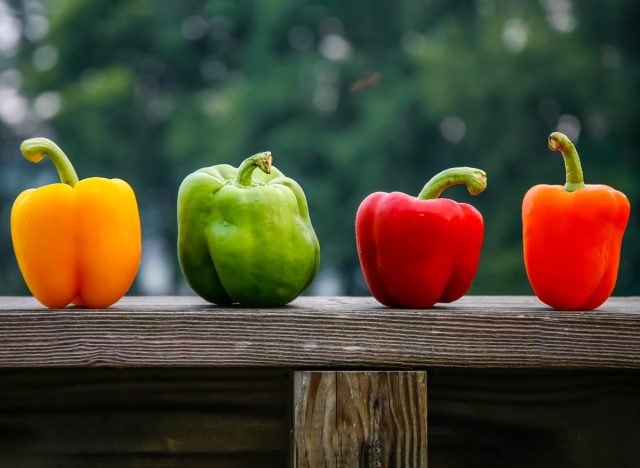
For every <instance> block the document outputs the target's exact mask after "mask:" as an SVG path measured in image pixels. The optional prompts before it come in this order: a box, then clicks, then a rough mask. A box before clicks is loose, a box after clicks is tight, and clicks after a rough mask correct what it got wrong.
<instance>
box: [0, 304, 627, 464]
mask: <svg viewBox="0 0 640 468" xmlns="http://www.w3.org/2000/svg"><path fill="white" fill-rule="evenodd" d="M0 368H1V370H0V436H4V438H3V437H0V466H13V465H15V466H17V465H19V466H50V464H51V463H52V464H53V465H56V463H58V464H60V463H63V464H65V466H75V465H74V464H73V461H74V460H75V461H77V462H78V463H79V464H78V465H77V466H84V465H83V463H85V464H86V463H88V464H89V465H91V460H93V461H95V462H96V463H98V461H102V462H104V463H105V464H109V463H111V462H112V461H113V463H115V464H113V465H109V466H141V465H144V466H257V467H260V466H283V465H286V464H293V465H295V466H362V465H361V464H362V463H364V464H365V465H364V466H426V465H427V446H428V443H429V444H430V453H429V459H430V460H431V464H432V466H439V464H443V465H447V466H471V465H465V464H464V463H462V462H461V461H462V460H469V461H471V460H476V462H478V463H480V464H475V465H473V466H483V465H482V460H483V459H482V457H480V458H478V456H479V455H478V453H481V454H482V453H483V454H484V456H485V457H486V456H488V455H487V454H488V453H494V454H495V453H498V454H499V453H504V454H505V458H504V459H500V457H499V456H498V457H497V458H494V459H493V462H488V463H487V464H486V466H600V465H598V463H606V464H607V465H608V466H632V464H633V462H634V460H635V461H639V460H640V449H638V448H637V447H638V446H640V444H638V443H635V442H640V436H639V435H638V431H637V430H636V429H633V430H632V432H623V431H625V430H626V429H627V428H631V427H633V428H635V425H636V424H637V418H638V416H640V392H639V391H638V389H639V388H640V374H639V372H638V369H640V299H638V298H612V299H610V300H609V301H608V302H607V303H606V304H605V305H604V306H603V307H602V308H601V309H600V310H597V311H593V312H557V311H553V310H550V309H549V308H547V307H546V306H544V305H543V304H541V303H540V302H539V301H537V299H535V298H533V297H467V298H464V299H462V300H460V301H458V302H456V303H455V304H451V305H447V306H438V307H437V308H435V309H432V310H392V309H387V308H384V307H381V306H380V305H379V304H378V303H377V302H375V301H374V300H373V299H371V298H344V297H339V298H316V297H304V298H300V299H298V300H297V301H295V302H294V303H293V304H292V305H290V306H288V307H283V308H276V309H245V308H241V307H232V308H219V307H214V306H212V305H210V304H206V303H205V302H203V301H201V300H200V299H198V298H194V297H144V298H143V297H139V298H136V297H132V298H125V299H124V300H122V301H121V302H119V303H118V304H117V305H116V306H114V307H112V308H110V309H107V310H93V311H90V310H83V309H65V310H46V309H43V308H42V307H40V306H39V305H38V304H37V303H36V302H35V301H34V300H33V299H30V298H8V297H5V298H0ZM456 369H457V370H456ZM443 376H444V377H443ZM461 376H462V377H461ZM465 376H466V377H465ZM465 378H466V379H467V384H466V386H465V385H464V384H462V383H461V382H463V381H464V379H465ZM514 378H515V380H514ZM447 379H450V380H449V382H450V383H451V379H453V380H452V381H454V382H457V383H456V384H455V385H454V387H456V386H458V388H457V389H456V388H453V389H451V388H450V389H449V391H450V394H449V403H448V404H449V406H448V407H447V406H446V405H444V406H442V405H443V401H446V398H445V397H443V395H445V394H446V391H445V389H446V385H447V383H446V382H447ZM460 379H462V381H461V380H460ZM487 382H491V384H490V385H489V387H490V388H493V387H492V385H495V388H494V390H496V391H497V392H498V394H500V395H502V399H503V401H504V407H501V406H500V404H499V402H500V400H499V399H496V396H495V395H493V394H492V395H491V396H487V395H488V394H489V393H490V392H489V393H488V390H487V388H485V387H486V386H487ZM585 382H586V383H585ZM525 383H527V385H525ZM442 385H445V389H443V387H442ZM520 385H521V386H520ZM460 386H461V387H460ZM479 387H480V388H482V389H483V390H479V389H478V388H479ZM583 387H584V388H583ZM474 388H475V393H474V391H473V390H474ZM456 392H457V393H456ZM585 392H586V393H585ZM523 394H524V395H526V397H522V395H523ZM434 395H435V396H434ZM456 395H457V396H456ZM576 395H577V396H576ZM602 395H605V396H607V398H605V399H604V400H602V398H601V397H602ZM462 396H464V398H467V400H465V401H460V399H461V398H462ZM518 396H519V398H520V399H518ZM487 398H488V400H489V401H491V402H492V403H491V404H492V405H494V406H495V407H494V410H495V411H497V412H498V413H499V414H501V415H502V416H500V417H498V418H496V417H494V416H495V415H491V414H488V413H486V411H488V410H487ZM523 398H524V399H523ZM576 398H577V400H576ZM474 399H475V404H474ZM562 401H564V405H563V406H560V407H559V406H558V405H559V402H562ZM594 401H595V402H599V403H598V404H601V405H605V406H604V407H603V408H600V409H597V410H595V411H594V409H593V408H592V407H591V406H590V405H592V404H594ZM545 402H546V403H545ZM622 403H624V405H623V406H620V405H621V404H622ZM452 405H453V406H452ZM456 405H457V406H456ZM536 405H538V406H536ZM607 405H608V406H607ZM427 406H429V417H428V414H427ZM490 406H491V405H490ZM582 407H584V411H585V412H587V413H589V414H591V415H592V416H593V415H595V416H594V417H593V418H592V419H590V418H586V419H585V420H584V421H582V422H581V424H582V426H580V425H579V424H577V423H575V421H573V420H572V419H571V418H572V416H571V415H566V418H565V421H564V422H562V421H556V423H554V424H555V425H554V424H550V423H549V421H553V420H554V419H553V418H554V417H555V416H553V417H551V416H550V418H549V419H548V420H545V419H544V418H542V419H540V418H539V416H540V415H541V414H547V412H548V411H552V410H553V411H555V412H556V413H557V414H563V411H565V410H566V409H567V408H569V409H571V410H572V411H573V410H575V411H576V414H580V411H579V409H580V408H582ZM536 408H537V409H536ZM507 410H510V411H507ZM532 410H534V411H533V413H532V412H531V411H532ZM599 411H600V412H602V415H601V416H602V417H601V418H600V417H599V416H597V415H598V414H599V413H598V412H599ZM474 412H476V413H477V414H476V413H474ZM474 414H475V416H472V415H474ZM557 414H556V416H557ZM571 414H573V413H571ZM518 415H519V416H518ZM518 417H519V418H520V419H518ZM536 417H538V418H537V419H536ZM609 417H615V418H617V420H616V421H613V420H610V419H608V418H609ZM465 418H467V419H468V420H467V422H466V424H465V422H464V420H465ZM469 418H470V419H469ZM474 418H475V419H474ZM428 421H429V425H427V422H428ZM483 421H484V423H485V424H486V428H485V429H483ZM545 421H546V422H545ZM64 424H70V426H68V428H67V429H65V428H63V427H62V426H63V425H64ZM500 424H502V425H503V426H505V427H499V426H500ZM427 426H429V427H428V428H427ZM446 427H448V428H449V433H448V435H447V434H444V433H443V432H442V431H443V428H446ZM132 428H133V429H132ZM456 428H457V429H456ZM465 428H476V430H478V431H479V432H478V433H477V434H476V438H477V440H478V441H481V440H484V441H485V442H484V445H482V447H477V446H473V447H469V438H471V439H473V437H472V436H470V435H469V434H467V433H465V432H464V429H465ZM496 428H497V429H496ZM563 428H564V429H563ZM456 430H457V431H458V432H456ZM630 430H631V429H630ZM66 431H68V434H67V432H66ZM452 431H453V432H452ZM492 431H494V432H496V431H497V433H498V434H504V436H505V437H507V438H508V437H509V436H512V437H513V440H511V441H510V442H509V443H510V444H511V446H513V447H516V448H518V450H519V451H520V452H523V453H522V455H523V456H524V457H525V458H523V459H520V460H519V461H516V460H514V459H511V458H509V457H511V456H512V455H513V454H512V453H511V451H510V450H507V449H505V448H504V446H503V445H501V444H502V442H500V440H499V438H496V439H495V440H494V442H495V444H496V445H495V447H493V448H492V446H491V441H492V440H493V439H492V438H491V437H489V438H488V439H487V437H488V435H489V434H492ZM518 431H520V432H518ZM562 431H565V432H566V437H567V438H568V439H567V440H564V439H559V440H556V442H557V443H556V446H554V445H553V440H554V438H556V437H558V434H559V433H560V434H563V432H562ZM572 431H573V432H572ZM427 432H429V436H427ZM14 433H15V434H18V435H15V434H14ZM12 434H13V435H12ZM289 434H291V438H290V437H289ZM456 434H457V435H458V436H457V440H456ZM596 434H599V435H596ZM616 434H620V436H621V437H623V436H624V437H625V439H624V440H622V439H620V440H619V441H618V439H617V438H616V437H615V436H616ZM522 437H524V438H525V439H527V440H522V439H521V438H522ZM572 437H577V439H575V440H573V439H571V438H572ZM597 438H599V439H598V440H600V441H602V440H605V441H607V440H608V441H609V442H607V444H608V446H607V444H605V445H602V444H601V445H600V447H599V451H597V453H595V455H594V454H593V453H590V450H591V449H592V446H591V445H592V443H596V439H597ZM445 439H446V444H445V443H444V441H445ZM592 439H593V440H592ZM532 441H533V442H532ZM536 441H537V442H536ZM631 442H634V443H635V445H633V444H632V443H631ZM456 444H459V450H456V449H455V447H456ZM536 444H538V445H536ZM444 447H448V448H447V449H446V450H445V449H444ZM633 447H636V448H633ZM527 450H529V451H531V453H530V454H528V455H527V453H526V452H527ZM541 450H542V452H541ZM554 450H560V452H559V453H562V456H563V457H565V458H564V459H563V460H564V461H558V460H557V459H555V460H554V459H551V458H553V457H556V458H557V456H558V455H557V454H556V455H554V453H555V452H554ZM545 451H546V452H545ZM474 453H475V454H474ZM545 453H548V454H549V457H550V458H545ZM534 455H535V456H534ZM465 457H466V458H465ZM474 457H475V458H474ZM527 457H528V458H527ZM581 457H583V458H581ZM584 457H586V458H584ZM456 460H457V462H458V463H457V464H456ZM486 460H492V459H491V457H489V458H486ZM584 460H587V462H584ZM67 462H68V463H67ZM183 462H184V464H182V463H183ZM529 462H531V463H532V465H528V464H527V463H529ZM627 462H628V463H631V464H629V465H625V463H627ZM47 463H49V465H48V464H47ZM145 463H146V465H145ZM149 463H151V465H149ZM172 463H173V464H172ZM584 463H587V464H586V465H585V464H584ZM176 464H177V465H176ZM472 464H473V463H472ZM56 466H57V465H56Z"/></svg>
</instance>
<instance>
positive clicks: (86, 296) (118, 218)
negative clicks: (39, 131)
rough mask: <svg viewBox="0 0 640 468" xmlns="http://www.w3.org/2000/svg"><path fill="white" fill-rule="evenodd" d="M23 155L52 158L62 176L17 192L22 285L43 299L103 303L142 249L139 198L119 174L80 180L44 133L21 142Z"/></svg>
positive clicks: (14, 222) (130, 272) (14, 224)
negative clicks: (56, 179)
mask: <svg viewBox="0 0 640 468" xmlns="http://www.w3.org/2000/svg"><path fill="white" fill-rule="evenodd" d="M20 150H21V151H22V154H23V155H24V157H25V158H26V159H28V160H29V161H32V162H39V161H41V160H42V159H43V158H44V157H45V156H49V158H51V160H52V161H53V163H54V165H55V166H56V169H57V170H58V174H59V175H60V181H61V183H56V184H51V185H46V186H44V187H40V188H37V189H29V190H26V191H24V192H22V193H21V194H20V195H19V196H18V198H17V199H16V201H15V203H14V205H13V209H12V211H11V237H12V240H13V247H14V250H15V254H16V258H17V260H18V264H19V266H20V270H21V272H22V276H23V277H24V280H25V282H26V283H27V286H28V287H29V289H30V291H31V293H32V294H33V295H34V296H35V297H36V299H38V300H39V301H40V302H41V303H42V304H44V305H45V306H47V307H51V308H62V307H65V306H67V305H68V304H70V303H74V304H76V305H81V306H86V307H89V308H104V307H108V306H110V305H111V304H113V303H114V302H116V301H118V300H119V299H120V298H121V297H122V296H123V295H124V294H125V293H126V292H127V290H128V289H129V287H130V286H131V283H132V282H133V280H134V278H135V275H136V272H137V271H138V265H139V264H140V254H141V233H140V217H139V215H138V205H137V203H136V197H135V194H134V193H133V190H132V189H131V187H130V186H129V184H127V183H126V182H124V181H123V180H120V179H105V178H101V177H91V178H88V179H84V180H80V181H79V180H78V176H77V175H76V172H75V170H74V168H73V166H72V165H71V162H70V161H69V159H68V158H67V156H66V155H65V154H64V152H63V151H62V150H61V149H60V148H59V147H58V146H57V145H56V144H55V143H53V142H52V141H50V140H48V139H46V138H33V139H30V140H26V141H24V142H23V143H22V145H21V146H20Z"/></svg>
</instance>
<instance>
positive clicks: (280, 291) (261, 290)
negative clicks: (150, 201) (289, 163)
mask: <svg viewBox="0 0 640 468" xmlns="http://www.w3.org/2000/svg"><path fill="white" fill-rule="evenodd" d="M271 160H272V158H271V153H269V152H264V153H258V154H256V155H253V156H251V157H249V158H247V159H245V160H244V162H243V163H242V164H241V165H240V167H239V168H238V169H236V168H235V167H232V166H230V165H228V164H221V165H217V166H212V167H207V168H202V169H199V170H197V171H196V172H194V173H192V174H190V175H188V176H187V177H186V178H185V179H184V181H183V182H182V184H181V185H180V190H179V192H178V257H179V260H180V267H181V268H182V271H183V273H184V275H185V277H186V279H187V282H188V283H189V285H190V286H191V288H192V289H193V290H194V291H195V292H196V293H197V294H198V295H200V296H201V297H202V298H204V299H206V300H207V301H209V302H212V303H214V304H219V305H226V304H232V303H234V302H238V303H240V304H242V305H246V306H252V307H275V306H281V305H284V304H287V303H289V302H291V301H292V300H293V299H295V298H296V297H298V296H299V295H300V293H302V291H304V290H305V288H306V287H307V286H309V284H310V283H311V282H312V281H313V279H314V278H315V276H316V273H317V272H318V266H319V263H320V245H319V243H318V238H317V237H316V234H315V232H314V230H313V226H312V225H311V219H310V218H309V210H308V208H307V200H306V198H305V196H304V192H303V191H302V188H301V187H300V185H298V184H297V183H296V182H295V181H294V180H293V179H290V178H288V177H285V176H284V174H282V172H280V171H279V170H278V169H276V168H275V167H272V166H271ZM256 167H257V168H259V169H260V170H261V171H262V172H256V173H255V174H254V170H255V169H256Z"/></svg>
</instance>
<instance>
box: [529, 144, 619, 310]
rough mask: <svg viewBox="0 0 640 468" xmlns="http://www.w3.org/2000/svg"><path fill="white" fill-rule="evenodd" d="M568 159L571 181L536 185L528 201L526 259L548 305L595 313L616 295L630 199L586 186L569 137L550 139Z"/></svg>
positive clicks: (602, 187) (536, 287) (601, 187)
mask: <svg viewBox="0 0 640 468" xmlns="http://www.w3.org/2000/svg"><path fill="white" fill-rule="evenodd" d="M548 144H549V149H550V150H552V151H560V152H561V153H562V156H563V158H564V164H565V169H566V183H565V185H564V186H562V185H536V186H535V187H532V188H531V189H530V190H529V191H528V192H527V193H526V195H525V197H524V200H523V203H522V225H523V245H524V261H525V267H526V270H527V275H528V277H529V282H530V283H531V286H532V288H533V290H534V292H535V294H536V295H537V296H538V298H539V299H540V300H541V301H542V302H544V303H545V304H547V305H549V306H551V307H553V308H555V309H559V310H591V309H595V308H596V307H598V306H600V305H601V304H602V303H604V301H606V300H607V298H608V297H609V296H610V295H611V293H612V291H613V288H614V287H615V284H616V278H617V276H618V264H619V263H620V248H621V245H622V236H623V235H624V231H625V228H626V226H627V222H628V220H629V211H630V206H629V200H628V199H627V197H626V196H625V195H624V194H623V193H621V192H619V191H617V190H614V189H613V188H611V187H608V186H606V185H586V184H585V183H584V175H583V172H582V166H581V165H580V158H579V156H578V152H577V150H576V148H575V146H574V145H573V143H572V142H571V141H570V140H569V138H567V136H566V135H564V134H562V133H559V132H554V133H552V134H551V135H550V136H549V140H548Z"/></svg>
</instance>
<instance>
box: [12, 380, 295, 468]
mask: <svg viewBox="0 0 640 468" xmlns="http://www.w3.org/2000/svg"><path fill="white" fill-rule="evenodd" d="M290 379H291V377H290V373H289V372H288V371H285V370H282V369H253V370H251V371H249V370H246V369H244V370H238V369H234V370H230V369H199V368H198V369H175V368H174V369H159V368H154V369H105V368H101V369H78V368H73V369H28V370H27V369H4V370H0V466H3V467H4V466H6V467H51V466H64V467H85V466H110V467H141V466H153V467H163V466H167V467H175V466H189V467H191V466H193V467H205V466H207V467H209V466H220V467H247V468H248V467H256V466H260V467H282V466H286V464H287V460H288V443H289V440H288V439H289V433H288V431H289V427H288V424H287V413H288V407H289V397H290V393H289V392H288V391H287V389H288V388H290V381H291V380H290Z"/></svg>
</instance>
